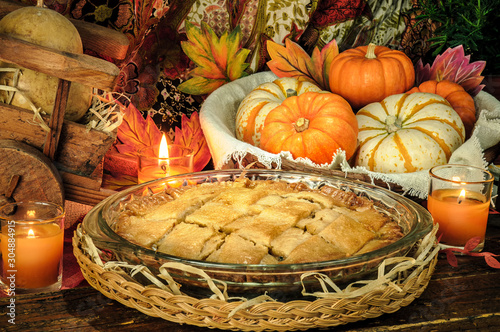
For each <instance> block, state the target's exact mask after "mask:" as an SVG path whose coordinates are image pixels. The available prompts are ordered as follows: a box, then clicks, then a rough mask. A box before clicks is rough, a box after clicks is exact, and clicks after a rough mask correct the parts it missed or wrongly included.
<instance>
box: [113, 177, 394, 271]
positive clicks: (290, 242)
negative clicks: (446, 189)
mask: <svg viewBox="0 0 500 332" xmlns="http://www.w3.org/2000/svg"><path fill="white" fill-rule="evenodd" d="M113 227H114V230H115V232H116V233H117V234H118V235H120V236H121V237H123V238H125V239H127V240H128V241H130V242H132V243H135V244H137V245H140V246H143V247H146V248H150V249H153V250H156V251H158V252H161V253H165V254H168V255H172V256H176V257H181V258H186V259H192V260H204V261H208V262H217V263H232V264H298V263H308V262H318V261H328V260H335V259H342V258H346V257H351V256H354V255H360V254H362V253H366V252H369V251H373V250H377V249H379V248H381V247H384V246H387V245H388V244H390V243H393V242H395V241H397V240H398V239H400V238H401V237H402V236H403V231H402V229H401V227H400V226H399V225H398V223H397V222H396V221H395V220H393V219H392V218H391V217H390V216H389V215H388V214H386V213H384V212H383V211H381V210H379V209H377V208H376V207H375V205H374V204H373V202H372V201H370V200H369V199H367V198H365V197H361V196H358V195H356V194H355V193H353V192H347V191H344V190H341V189H337V188H334V187H331V186H323V187H321V188H320V189H311V188H309V187H308V186H307V185H305V184H303V183H288V182H285V181H273V180H250V179H243V178H242V179H238V180H236V181H227V182H214V183H203V184H198V185H191V186H185V187H181V188H168V189H166V190H165V191H164V192H162V193H159V194H155V195H153V196H147V197H141V198H135V199H134V200H132V201H130V202H129V203H127V205H126V206H125V207H124V209H123V211H122V212H121V213H120V215H119V217H118V218H117V221H116V223H115V224H114V225H113Z"/></svg>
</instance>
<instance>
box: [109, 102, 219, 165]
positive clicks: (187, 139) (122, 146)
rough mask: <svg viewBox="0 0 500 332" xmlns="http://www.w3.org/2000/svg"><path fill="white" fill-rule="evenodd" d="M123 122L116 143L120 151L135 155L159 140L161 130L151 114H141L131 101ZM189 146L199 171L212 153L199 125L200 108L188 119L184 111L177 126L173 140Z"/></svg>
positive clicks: (158, 142)
mask: <svg viewBox="0 0 500 332" xmlns="http://www.w3.org/2000/svg"><path fill="white" fill-rule="evenodd" d="M124 113H125V114H124V116H123V122H122V124H121V125H120V127H118V130H117V138H118V141H119V143H117V144H115V147H116V149H117V150H118V152H120V153H122V154H125V155H130V156H136V155H137V154H138V151H139V150H140V149H142V148H144V147H148V146H152V145H157V144H160V140H161V137H162V135H163V134H162V132H161V131H160V130H159V129H158V127H157V126H156V124H155V123H154V121H153V119H152V118H151V117H149V116H148V117H146V119H145V118H144V117H143V116H142V114H141V112H139V111H138V110H137V108H135V107H134V106H133V105H132V104H129V106H128V107H127V108H126V109H125V111H124ZM168 143H169V144H171V143H175V144H179V145H183V146H187V147H190V148H192V149H193V151H194V158H193V159H194V169H193V170H194V171H195V172H199V171H201V170H203V168H204V167H205V166H206V165H207V164H208V162H209V161H210V159H211V158H212V155H211V154H210V149H209V148H208V144H207V141H206V139H205V136H204V134H203V131H202V129H201V125H200V119H199V116H198V113H197V112H194V113H193V114H191V119H189V118H188V117H187V116H186V115H185V114H182V117H181V128H179V127H176V128H175V139H174V142H168Z"/></svg>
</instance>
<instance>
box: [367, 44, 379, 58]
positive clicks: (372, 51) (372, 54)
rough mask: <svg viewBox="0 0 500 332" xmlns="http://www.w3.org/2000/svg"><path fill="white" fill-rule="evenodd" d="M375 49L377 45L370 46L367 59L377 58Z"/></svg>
mask: <svg viewBox="0 0 500 332" xmlns="http://www.w3.org/2000/svg"><path fill="white" fill-rule="evenodd" d="M375 47H377V45H375V44H374V43H370V44H368V49H367V50H366V55H365V58H367V59H376V58H377V56H376V55H375Z"/></svg>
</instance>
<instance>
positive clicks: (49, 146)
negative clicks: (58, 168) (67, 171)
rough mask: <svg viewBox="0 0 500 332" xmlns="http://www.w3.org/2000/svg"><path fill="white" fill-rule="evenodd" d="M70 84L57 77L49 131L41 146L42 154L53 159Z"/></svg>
mask: <svg viewBox="0 0 500 332" xmlns="http://www.w3.org/2000/svg"><path fill="white" fill-rule="evenodd" d="M70 86H71V82H69V81H65V80H62V79H59V84H58V87H57V94H56V99H55V101H54V109H53V111H52V115H51V116H50V121H49V128H50V131H49V133H48V134H47V137H46V138H45V144H44V146H43V154H45V155H46V156H47V157H49V158H50V160H54V157H55V155H56V151H57V145H58V144H59V138H60V137H61V129H62V125H63V122H64V114H65V113H66V102H67V101H68V94H69V88H70Z"/></svg>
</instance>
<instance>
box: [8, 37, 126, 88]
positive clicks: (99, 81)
mask: <svg viewBox="0 0 500 332" xmlns="http://www.w3.org/2000/svg"><path fill="white" fill-rule="evenodd" d="M0 45H2V47H0V60H2V61H5V62H9V63H14V64H17V65H19V66H21V67H24V68H28V69H32V70H35V71H38V72H41V73H44V74H47V75H50V76H54V77H58V78H62V79H64V80H67V81H71V82H78V83H81V84H83V85H86V86H90V87H95V88H98V89H102V90H105V91H112V90H113V88H114V86H115V80H116V78H117V77H118V74H119V73H120V70H119V69H118V67H117V66H116V65H114V64H112V63H111V62H109V61H106V60H102V59H99V58H95V57H92V56H90V55H86V54H74V53H68V52H61V51H57V50H54V49H51V48H48V47H42V46H39V45H35V44H32V43H28V42H25V41H22V40H19V39H16V38H12V37H10V36H8V35H5V34H0ZM19 54H22V55H23V56H22V57H20V56H19Z"/></svg>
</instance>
